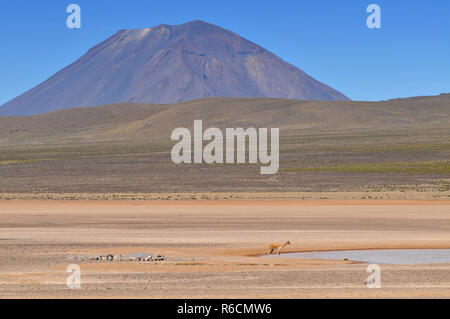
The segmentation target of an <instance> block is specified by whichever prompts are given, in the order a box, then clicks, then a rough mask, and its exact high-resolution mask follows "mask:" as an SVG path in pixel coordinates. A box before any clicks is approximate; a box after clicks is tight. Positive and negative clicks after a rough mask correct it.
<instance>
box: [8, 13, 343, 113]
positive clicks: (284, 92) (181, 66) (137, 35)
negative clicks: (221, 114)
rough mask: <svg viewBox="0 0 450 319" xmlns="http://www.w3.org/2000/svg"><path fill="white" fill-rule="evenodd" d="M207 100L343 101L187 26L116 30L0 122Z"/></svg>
mask: <svg viewBox="0 0 450 319" xmlns="http://www.w3.org/2000/svg"><path fill="white" fill-rule="evenodd" d="M209 97H244V98H245V97H262V98H264V97H273V98H290V99H301V100H348V98H347V97H346V96H345V95H343V94H342V93H340V92H338V91H336V90H334V89H332V88H331V87H329V86H327V85H325V84H323V83H321V82H319V81H317V80H315V79H313V78H312V77H311V76H309V75H307V74H306V73H305V72H303V71H301V70H300V69H298V68H297V67H295V66H293V65H291V64H289V63H287V62H285V61H283V60H282V59H281V58H279V57H277V56H276V55H274V54H273V53H271V52H269V51H267V50H265V49H264V48H262V47H260V46H259V45H257V44H255V43H253V42H250V41H248V40H246V39H244V38H242V37H240V36H239V35H237V34H236V33H233V32H231V31H228V30H225V29H223V28H220V27H218V26H215V25H212V24H209V23H206V22H203V21H192V22H188V23H185V24H182V25H177V26H169V25H164V24H162V25H159V26H156V27H153V28H147V29H137V30H121V31H119V32H117V33H116V34H114V35H113V36H111V37H110V38H109V39H107V40H105V41H104V42H102V43H100V44H98V45H96V46H95V47H93V48H92V49H90V50H89V51H88V52H87V53H86V54H85V55H83V56H82V57H81V58H80V59H78V60H77V61H75V62H74V63H73V64H71V65H69V66H67V67H66V68H64V69H62V70H61V71H59V72H57V73H56V74H55V75H53V76H52V77H50V78H49V79H47V80H46V81H44V82H42V83H41V84H39V85H38V86H36V87H34V88H32V89H31V90H29V91H27V92H25V93H24V94H22V95H20V96H18V97H16V98H15V99H13V100H11V101H9V102H7V103H6V104H4V105H3V106H1V107H0V115H33V114H41V113H46V112H49V111H53V110H57V109H65V108H73V107H84V106H98V105H103V104H111V103H119V102H125V103H127V102H143V103H155V104H166V103H175V102H182V101H187V100H194V99H199V98H209Z"/></svg>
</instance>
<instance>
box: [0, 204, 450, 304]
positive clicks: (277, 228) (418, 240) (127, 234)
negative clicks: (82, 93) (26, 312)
mask: <svg viewBox="0 0 450 319" xmlns="http://www.w3.org/2000/svg"><path fill="white" fill-rule="evenodd" d="M449 208H450V201H448V200H378V201H376V200H321V201H314V200H287V199H285V200H273V199H270V200H228V201H224V200H216V201H185V200H181V201H156V200H155V201H44V200H41V201H32V200H28V201H27V200H17V201H13V200H4V201H0V297H1V298H19V297H20V298H54V297H56V298H82V297H83V298H124V297H136V298H204V297H213V298H216V297H224V298H239V297H247V298H253V297H254V298H262V297H273V298H330V297H333V298H335V297H337V298H341V297H350V298H377V297H407V298H408V297H412V298H415V297H432V298H442V297H445V298H449V297H450V264H416V265H381V279H382V288H380V289H369V288H367V286H366V284H364V281H365V279H366V278H367V276H368V273H367V272H366V267H367V264H364V263H360V262H354V261H344V260H342V261H326V260H303V259H294V258H279V257H271V258H261V257H258V256H259V255H260V254H264V253H265V252H266V247H267V245H268V244H269V243H271V242H283V241H286V240H290V241H291V242H292V245H291V246H288V249H287V250H286V251H312V250H336V249H366V248H367V249H375V248H450V209H449ZM133 252H151V253H158V254H161V255H165V256H166V257H167V259H166V260H165V261H159V262H147V263H139V262H106V261H105V262H78V264H79V266H80V267H81V272H82V274H81V280H82V286H81V289H79V290H70V289H68V288H67V286H66V279H67V276H68V275H69V274H68V273H66V268H67V266H68V265H69V264H71V263H73V262H70V261H69V260H68V257H70V256H72V255H77V254H79V255H88V254H104V253H112V254H127V253H133Z"/></svg>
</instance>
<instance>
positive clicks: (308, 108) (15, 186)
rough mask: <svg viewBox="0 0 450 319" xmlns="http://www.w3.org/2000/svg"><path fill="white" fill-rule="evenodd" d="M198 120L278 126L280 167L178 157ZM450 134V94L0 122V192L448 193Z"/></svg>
mask: <svg viewBox="0 0 450 319" xmlns="http://www.w3.org/2000/svg"><path fill="white" fill-rule="evenodd" d="M194 119H202V120H203V123H204V128H206V127H214V126H216V127H219V128H222V129H223V128H225V127H243V128H248V127H269V128H270V127H279V128H280V132H281V140H280V172H279V173H278V174H276V175H273V176H270V175H269V176H268V175H260V174H259V167H260V164H257V165H248V164H246V165H230V164H216V165H198V164H196V165H179V166H177V165H175V164H173V163H172V161H171V159H170V150H171V147H172V146H173V145H174V142H171V141H170V134H171V131H172V130H173V129H174V128H176V127H188V128H192V126H193V121H194ZM449 141H450V95H441V96H436V97H418V98H411V99H399V100H390V101H385V102H347V101H296V100H283V99H220V98H219V99H205V100H197V101H192V102H185V103H179V104H171V105H150V104H117V105H107V106H102V107H96V108H83V109H72V110H63V111H57V112H53V113H49V114H44V115H38V116H32V117H6V118H5V117H3V118H1V117H0V193H3V195H1V196H2V197H3V198H96V199H111V198H118V199H124V198H125V199H126V198H128V199H129V198H141V199H155V198H160V199H171V198H200V199H201V198H251V197H252V196H253V197H256V198H260V197H261V194H264V193H266V194H267V193H271V195H270V194H269V195H267V196H268V197H281V198H284V197H286V196H287V197H293V198H317V199H320V198H322V199H325V198H368V199H370V198H372V199H382V198H384V199H386V198H448V197H449V194H450V160H449V158H450V142H449ZM61 193H62V194H61ZM181 193H184V195H183V194H181ZM251 193H254V195H251ZM258 194H259V195H258Z"/></svg>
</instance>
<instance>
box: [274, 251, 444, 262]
mask: <svg viewBox="0 0 450 319" xmlns="http://www.w3.org/2000/svg"><path fill="white" fill-rule="evenodd" d="M266 257H269V256H267V255H266ZM270 257H271V258H273V257H275V258H276V257H283V258H286V257H288V258H308V259H334V260H343V259H344V258H347V259H348V260H354V261H361V262H367V263H373V264H427V263H450V249H371V250H338V251H317V252H304V253H286V254H281V256H277V255H271V256H270Z"/></svg>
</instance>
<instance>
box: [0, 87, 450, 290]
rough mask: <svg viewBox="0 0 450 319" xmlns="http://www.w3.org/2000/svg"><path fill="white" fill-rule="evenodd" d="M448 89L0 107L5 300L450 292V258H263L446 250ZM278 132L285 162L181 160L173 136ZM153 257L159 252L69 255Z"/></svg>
mask: <svg viewBox="0 0 450 319" xmlns="http://www.w3.org/2000/svg"><path fill="white" fill-rule="evenodd" d="M449 106H450V95H448V94H447V95H441V96H436V97H418V98H411V99H399V100H390V101H383V102H348V101H340V102H339V101H338V102H336V101H335V102H328V101H322V102H320V101H295V100H281V99H206V100H198V101H192V102H185V103H179V104H173V105H150V104H117V105H107V106H100V107H95V108H84V109H71V110H64V111H57V112H53V113H49V114H43V115H37V116H31V117H2V118H0V297H3V298H19V297H25V298H47V297H49V298H50V297H56V298H71V297H76V298H77V297H87V298H102V297H104V298H114V297H120V298H121V297H144V298H172V297H173V298H194V297H199V298H201V297H226V298H235V297H276V298H321V297H339V298H340V297H355V298H358V297H369V298H371V297H412V298H414V297H433V298H439V297H447V298H448V297H450V264H416V265H381V267H382V288H381V289H368V288H367V286H366V284H365V283H364V281H365V279H366V278H367V276H368V275H369V274H368V273H367V272H366V267H367V264H364V263H359V262H354V261H351V260H348V261H345V260H341V261H326V260H303V259H294V258H280V257H271V258H261V257H258V256H259V255H260V254H264V253H266V248H267V246H268V245H269V244H270V243H273V242H277V243H281V242H284V241H286V240H289V241H290V242H291V243H292V245H290V246H287V247H286V251H312V250H337V249H377V248H450V162H449V158H450V157H449V155H450V144H449V142H448V141H449V140H450V107H449ZM195 119H202V120H203V121H204V123H205V125H206V126H207V127H214V126H215V127H219V128H224V127H243V128H247V127H269V128H270V127H279V128H280V133H281V134H280V171H279V172H278V174H276V175H261V174H259V167H260V165H259V164H258V165H255V164H252V165H249V164H243V165H235V164H229V165H226V164H217V165H216V164H214V165H206V164H201V165H187V164H183V165H175V164H174V163H172V162H171V160H170V150H171V146H172V145H173V144H174V143H173V142H172V141H170V133H171V131H172V130H173V129H174V128H176V127H187V128H190V127H191V126H192V124H193V121H194V120H195ZM134 252H149V253H156V254H161V255H164V256H166V257H167V259H166V260H164V261H158V262H150V263H139V262H79V265H80V267H81V271H82V276H81V278H82V288H81V289H80V290H70V289H68V288H67V286H66V279H67V276H68V275H69V274H68V273H66V267H67V266H68V265H69V264H71V263H73V261H69V260H68V258H69V257H70V256H73V255H83V254H106V253H111V254H128V253H134Z"/></svg>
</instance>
